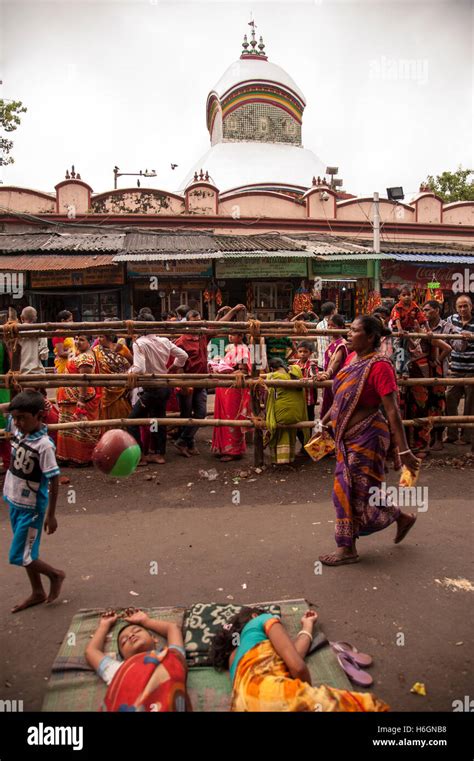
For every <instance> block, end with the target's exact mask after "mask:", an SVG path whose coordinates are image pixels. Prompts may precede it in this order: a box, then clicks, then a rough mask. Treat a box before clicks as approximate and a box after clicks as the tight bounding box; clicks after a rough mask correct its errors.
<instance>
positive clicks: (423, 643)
mask: <svg viewBox="0 0 474 761" xmlns="http://www.w3.org/2000/svg"><path fill="white" fill-rule="evenodd" d="M210 437H211V430H210V429H206V430H203V431H201V432H200V434H199V436H198V443H199V448H200V450H201V456H200V457H194V458H192V459H185V458H182V457H180V456H179V455H178V453H177V452H176V451H175V450H174V448H173V447H172V446H170V447H169V452H168V462H167V464H166V465H165V466H156V465H155V466H147V467H146V468H139V469H138V470H137V471H136V473H134V474H133V475H132V476H130V477H129V478H128V479H124V480H120V481H119V480H116V479H109V478H107V477H106V476H105V475H103V474H101V473H99V472H98V471H96V470H94V469H92V468H89V469H81V470H71V469H64V470H63V474H64V475H67V476H69V478H70V484H68V485H62V486H61V487H60V498H59V503H58V521H59V528H58V531H57V532H56V534H54V535H53V536H50V537H48V536H46V535H43V540H42V557H44V559H45V560H48V561H49V562H51V563H53V564H54V565H56V566H58V567H60V568H63V569H64V570H65V571H66V573H67V579H66V581H65V584H64V588H63V594H62V596H61V599H60V600H59V601H58V602H57V603H55V604H54V605H52V606H51V607H50V608H48V607H46V606H45V605H41V606H37V607H35V608H31V609H29V610H27V611H24V612H22V613H19V614H16V615H12V614H11V613H10V608H11V607H12V605H13V604H14V603H16V602H18V601H19V600H21V599H23V597H24V596H26V592H27V584H26V574H25V573H24V571H23V570H21V569H18V568H14V567H9V566H8V562H7V557H8V554H7V553H8V547H9V543H10V526H9V521H8V515H7V510H6V508H5V506H4V509H3V510H1V512H0V555H1V558H2V579H3V583H2V590H3V593H2V595H1V599H0V615H1V625H0V626H1V629H0V632H1V640H0V642H1V651H2V659H1V660H2V675H1V681H0V699H7V698H10V699H17V700H20V699H22V700H23V701H24V707H25V710H30V711H34V710H40V709H41V705H42V700H43V697H44V693H45V690H46V687H47V681H48V678H49V674H50V669H51V665H52V662H53V659H54V657H55V655H56V653H57V650H58V648H59V645H60V643H61V641H62V639H63V637H64V635H65V633H66V632H67V630H68V624H69V621H70V620H71V618H72V616H73V614H74V613H75V612H76V611H78V610H79V609H80V608H94V607H98V608H104V607H107V606H120V607H125V606H130V605H134V606H148V605H155V606H160V605H172V604H176V605H189V604H191V603H193V602H196V601H211V600H214V601H224V602H226V601H234V602H240V603H251V602H257V601H266V600H279V599H285V598H286V599H293V598H306V599H307V600H309V601H311V602H312V603H314V604H315V605H316V606H317V609H318V611H319V615H320V623H321V626H322V628H323V629H324V631H325V632H326V634H327V635H328V637H329V638H330V639H331V640H345V641H348V642H351V643H353V644H354V645H356V646H357V647H358V648H359V649H361V650H364V651H366V652H369V653H371V654H372V656H373V658H374V666H373V668H372V669H371V672H372V674H373V676H374V686H373V688H372V689H373V691H374V692H376V693H377V694H378V695H379V696H380V697H381V698H383V699H384V700H386V701H387V702H388V703H389V704H390V705H391V707H392V710H394V711H425V710H428V711H451V710H452V702H453V700H456V699H461V700H463V699H464V696H466V695H467V696H469V695H470V693H471V694H472V660H473V659H472V652H473V649H472V631H473V625H472V624H473V621H472V599H473V591H474V584H473V582H474V572H473V568H472V560H473V558H472V544H473V541H472V540H473V530H472V505H473V500H472V495H473V494H474V468H473V467H472V464H471V465H465V466H464V467H461V466H462V464H463V461H462V459H458V460H457V461H455V463H454V465H453V464H449V463H448V462H447V461H446V460H447V457H450V458H451V457H452V456H453V455H455V456H457V457H458V458H459V457H460V456H461V455H463V454H464V449H465V448H463V451H461V447H459V449H458V450H456V449H454V448H453V447H450V448H449V449H448V448H446V449H445V451H444V452H442V453H441V454H440V455H438V456H437V458H436V461H434V462H431V463H429V465H428V466H427V467H426V468H424V469H423V472H422V475H421V477H420V481H419V484H420V485H422V486H426V487H428V500H429V501H428V509H427V510H426V512H419V513H418V521H417V524H416V526H415V527H414V529H413V531H412V532H411V533H410V534H409V536H408V537H407V539H406V540H405V541H404V542H403V543H402V544H400V545H394V544H393V538H394V535H395V528H394V527H393V528H392V527H390V528H389V529H387V530H386V531H384V532H382V533H380V534H376V535H374V536H371V537H368V538H364V539H362V540H361V541H360V543H359V551H360V553H361V557H362V560H361V562H360V563H359V564H355V565H349V566H345V567H340V568H327V567H323V571H322V573H315V571H317V566H316V567H315V562H316V561H317V559H318V555H319V554H320V553H322V552H325V551H328V550H331V549H332V548H333V534H334V513H333V508H332V503H331V484H332V472H333V467H334V460H331V459H329V460H323V461H322V462H319V463H313V462H311V461H309V460H307V459H303V460H300V461H298V463H299V464H298V465H297V466H296V467H282V468H279V469H273V468H272V467H267V468H265V469H264V470H263V472H261V473H256V472H255V471H254V469H253V466H252V451H251V450H249V452H248V454H247V456H246V458H245V459H244V460H243V461H241V462H238V463H235V462H234V463H230V465H229V464H228V463H226V464H223V463H220V462H219V461H218V460H216V459H215V458H214V457H213V456H212V455H211V453H210V448H209V440H210ZM211 468H215V469H216V470H217V473H218V477H217V478H216V479H215V480H208V479H207V478H206V477H203V476H202V475H201V476H200V474H199V470H207V471H209V469H211ZM388 481H389V483H396V477H395V474H393V473H392V474H391V475H390V476H389V477H388ZM71 489H73V491H71ZM73 499H75V502H74V501H73ZM153 561H155V562H156V563H157V564H158V574H157V575H156V574H152V573H150V567H151V566H150V564H151V563H153ZM446 579H448V580H455V582H456V584H457V585H456V584H454V585H453V583H452V582H449V581H446ZM460 580H461V581H460ZM469 582H470V583H469ZM132 593H136V594H132ZM401 635H403V636H401ZM415 682H423V683H424V684H425V685H426V692H427V694H426V697H423V696H420V695H417V694H411V693H410V688H411V687H412V685H413V684H414V683H415Z"/></svg>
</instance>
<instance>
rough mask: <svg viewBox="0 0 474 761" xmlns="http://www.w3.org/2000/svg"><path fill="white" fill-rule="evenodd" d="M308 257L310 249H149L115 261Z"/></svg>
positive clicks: (189, 260)
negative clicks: (170, 250)
mask: <svg viewBox="0 0 474 761" xmlns="http://www.w3.org/2000/svg"><path fill="white" fill-rule="evenodd" d="M262 257H264V258H265V259H281V258H282V257H285V258H286V259H295V258H298V259H308V258H310V257H311V253H310V252H309V251H271V252H269V251H264V250H262V251H210V252H209V251H207V252H206V253H204V252H203V253H200V254H191V253H178V252H176V251H173V253H166V254H163V253H155V252H151V251H149V252H148V253H146V254H117V255H116V256H115V257H114V262H116V263H117V264H119V263H122V262H129V263H132V262H169V261H177V262H192V261H196V260H198V261H203V260H206V259H217V260H218V261H227V260H228V259H261V258H262Z"/></svg>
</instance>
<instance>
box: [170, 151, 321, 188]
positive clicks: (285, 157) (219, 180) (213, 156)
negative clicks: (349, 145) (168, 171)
mask: <svg viewBox="0 0 474 761" xmlns="http://www.w3.org/2000/svg"><path fill="white" fill-rule="evenodd" d="M201 169H202V170H203V171H206V172H209V179H210V181H211V182H212V183H213V184H214V185H215V186H216V187H217V188H219V191H220V193H224V192H226V191H228V190H233V189H234V188H242V187H245V188H246V189H248V190H257V189H263V190H280V191H281V192H285V191H287V192H288V191H289V192H298V191H299V192H300V193H303V192H304V190H306V189H307V188H309V187H310V186H311V181H312V178H313V177H317V176H318V175H319V176H323V175H324V173H325V169H326V167H325V165H324V164H323V162H322V161H321V160H320V159H319V158H318V157H317V156H316V154H314V153H313V151H310V150H307V149H305V148H302V147H301V146H299V145H285V144H282V143H255V142H235V143H218V144H217V145H213V146H212V148H210V149H209V150H208V151H207V153H206V154H204V156H203V157H202V158H200V159H199V161H198V162H197V163H196V164H195V166H194V167H193V168H192V169H191V171H190V172H189V174H188V175H187V176H186V178H185V179H184V181H183V184H182V187H181V190H184V188H185V187H186V186H187V185H189V183H190V182H192V180H193V177H194V173H195V172H198V174H199V172H200V170H201ZM248 186H250V187H248ZM252 186H253V187H252ZM256 186H258V187H256Z"/></svg>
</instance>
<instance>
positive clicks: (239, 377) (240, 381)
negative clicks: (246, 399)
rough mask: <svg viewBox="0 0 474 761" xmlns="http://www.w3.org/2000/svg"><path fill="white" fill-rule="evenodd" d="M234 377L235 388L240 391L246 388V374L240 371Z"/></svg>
mask: <svg viewBox="0 0 474 761" xmlns="http://www.w3.org/2000/svg"><path fill="white" fill-rule="evenodd" d="M234 377H235V387H236V388H239V389H242V388H245V385H246V384H245V375H244V373H242V372H240V371H239V372H237V373H235V376H234Z"/></svg>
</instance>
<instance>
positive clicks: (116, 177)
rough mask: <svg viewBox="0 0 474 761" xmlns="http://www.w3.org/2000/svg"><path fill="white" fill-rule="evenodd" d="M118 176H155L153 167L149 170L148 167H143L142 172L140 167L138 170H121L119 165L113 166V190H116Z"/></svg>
mask: <svg viewBox="0 0 474 761" xmlns="http://www.w3.org/2000/svg"><path fill="white" fill-rule="evenodd" d="M119 177H156V172H155V170H154V169H152V170H151V172H149V171H148V169H145V171H144V172H143V171H142V170H141V169H140V171H139V172H121V171H120V167H118V166H114V190H117V179H118V178H119Z"/></svg>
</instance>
